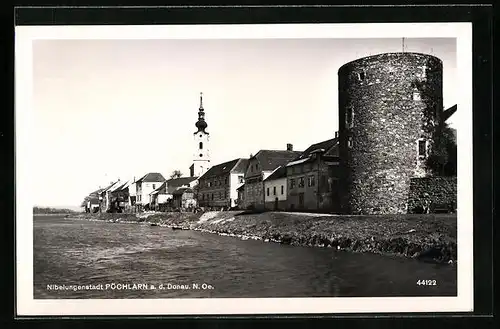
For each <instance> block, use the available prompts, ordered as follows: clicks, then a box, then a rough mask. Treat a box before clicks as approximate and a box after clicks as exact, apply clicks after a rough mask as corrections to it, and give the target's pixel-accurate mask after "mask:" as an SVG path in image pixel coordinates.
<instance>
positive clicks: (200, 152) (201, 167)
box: [189, 93, 210, 177]
mask: <svg viewBox="0 0 500 329" xmlns="http://www.w3.org/2000/svg"><path fill="white" fill-rule="evenodd" d="M195 126H196V128H197V130H196V132H195V133H194V134H193V136H194V149H193V150H194V153H193V164H192V165H191V167H190V168H189V171H190V173H191V177H200V176H201V175H203V174H204V173H205V172H206V171H207V170H208V169H209V168H210V153H209V148H208V146H209V141H210V135H209V133H208V132H207V131H206V129H207V123H206V121H205V110H204V109H203V93H200V108H199V109H198V121H197V122H196V124H195Z"/></svg>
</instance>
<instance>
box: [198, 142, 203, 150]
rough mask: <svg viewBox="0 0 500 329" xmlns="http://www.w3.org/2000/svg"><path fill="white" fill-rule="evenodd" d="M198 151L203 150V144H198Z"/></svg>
mask: <svg viewBox="0 0 500 329" xmlns="http://www.w3.org/2000/svg"><path fill="white" fill-rule="evenodd" d="M199 145H200V150H203V142H200V144H199Z"/></svg>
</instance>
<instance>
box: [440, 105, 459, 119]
mask: <svg viewBox="0 0 500 329" xmlns="http://www.w3.org/2000/svg"><path fill="white" fill-rule="evenodd" d="M456 111H457V104H455V105H453V106H452V107H450V108H448V109H446V110H445V111H444V112H443V122H444V121H446V120H448V119H449V118H450V117H451V116H452V115H453V114H454V113H455V112H456Z"/></svg>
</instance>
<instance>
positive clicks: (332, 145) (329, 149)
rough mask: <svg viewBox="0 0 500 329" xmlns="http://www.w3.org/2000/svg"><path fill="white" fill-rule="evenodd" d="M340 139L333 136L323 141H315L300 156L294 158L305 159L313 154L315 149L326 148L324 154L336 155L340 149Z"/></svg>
mask: <svg viewBox="0 0 500 329" xmlns="http://www.w3.org/2000/svg"><path fill="white" fill-rule="evenodd" d="M338 145H339V139H338V138H332V139H329V140H326V141H323V142H319V143H315V144H312V145H311V146H309V147H308V148H307V149H306V150H305V151H304V152H302V154H301V155H300V156H298V157H297V158H296V159H294V160H300V159H305V158H308V157H309V156H311V154H312V152H313V151H315V150H324V153H323V154H324V155H327V154H328V153H329V154H328V155H336V154H337V153H336V151H337V149H338Z"/></svg>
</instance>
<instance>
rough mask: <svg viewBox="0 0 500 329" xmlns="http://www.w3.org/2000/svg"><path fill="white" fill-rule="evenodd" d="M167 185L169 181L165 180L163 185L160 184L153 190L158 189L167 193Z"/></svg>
mask: <svg viewBox="0 0 500 329" xmlns="http://www.w3.org/2000/svg"><path fill="white" fill-rule="evenodd" d="M166 185H167V182H166V181H165V182H163V183H161V185H160V186H158V187H157V188H156V189H154V190H153V192H156V191H158V192H159V193H165V192H166V191H167V189H166V188H165V187H166Z"/></svg>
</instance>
